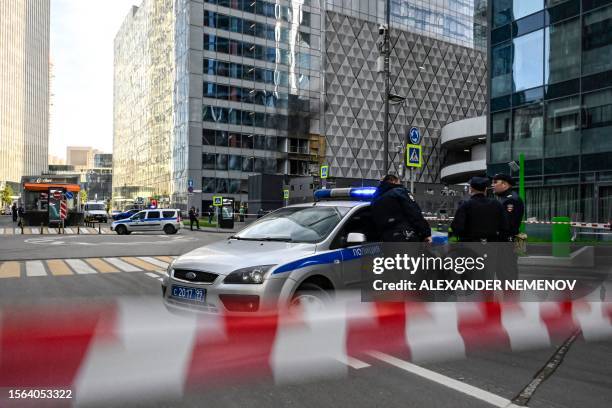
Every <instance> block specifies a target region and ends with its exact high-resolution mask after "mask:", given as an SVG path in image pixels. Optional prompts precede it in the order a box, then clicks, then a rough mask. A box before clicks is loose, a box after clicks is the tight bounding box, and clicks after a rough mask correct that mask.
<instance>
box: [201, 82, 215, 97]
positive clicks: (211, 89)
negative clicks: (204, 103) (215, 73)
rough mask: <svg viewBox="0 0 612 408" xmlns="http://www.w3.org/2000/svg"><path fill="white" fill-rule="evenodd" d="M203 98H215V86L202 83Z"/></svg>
mask: <svg viewBox="0 0 612 408" xmlns="http://www.w3.org/2000/svg"><path fill="white" fill-rule="evenodd" d="M204 97H205V98H216V97H217V86H216V84H213V83H210V82H204Z"/></svg>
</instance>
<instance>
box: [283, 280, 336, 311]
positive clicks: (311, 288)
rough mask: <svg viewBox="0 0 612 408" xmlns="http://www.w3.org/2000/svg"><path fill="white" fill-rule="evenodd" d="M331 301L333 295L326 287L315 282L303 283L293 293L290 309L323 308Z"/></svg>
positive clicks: (314, 309)
mask: <svg viewBox="0 0 612 408" xmlns="http://www.w3.org/2000/svg"><path fill="white" fill-rule="evenodd" d="M330 301H331V297H330V295H329V293H328V292H327V291H325V289H323V288H322V287H320V286H319V285H317V284H314V283H303V284H302V285H300V287H299V288H298V289H297V290H296V291H295V293H294V294H293V297H292V298H291V301H290V302H289V310H293V311H295V310H300V309H304V308H306V309H308V310H311V311H318V310H323V309H325V308H326V307H327V305H328V304H329V302H330Z"/></svg>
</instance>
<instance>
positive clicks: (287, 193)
mask: <svg viewBox="0 0 612 408" xmlns="http://www.w3.org/2000/svg"><path fill="white" fill-rule="evenodd" d="M283 198H284V199H285V200H288V199H289V190H283Z"/></svg>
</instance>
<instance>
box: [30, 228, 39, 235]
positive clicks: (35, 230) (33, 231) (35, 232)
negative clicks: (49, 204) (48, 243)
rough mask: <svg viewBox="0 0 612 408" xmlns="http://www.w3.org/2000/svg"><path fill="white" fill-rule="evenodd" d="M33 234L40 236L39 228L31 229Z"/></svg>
mask: <svg viewBox="0 0 612 408" xmlns="http://www.w3.org/2000/svg"><path fill="white" fill-rule="evenodd" d="M30 233H31V234H40V230H39V229H38V228H30Z"/></svg>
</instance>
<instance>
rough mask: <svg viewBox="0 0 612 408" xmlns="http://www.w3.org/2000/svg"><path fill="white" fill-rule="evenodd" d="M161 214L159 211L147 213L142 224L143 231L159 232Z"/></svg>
mask: <svg viewBox="0 0 612 408" xmlns="http://www.w3.org/2000/svg"><path fill="white" fill-rule="evenodd" d="M161 223H162V222H161V214H160V213H159V210H154V211H152V210H149V211H147V217H146V218H145V222H144V225H145V226H144V230H145V231H160V230H161Z"/></svg>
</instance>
